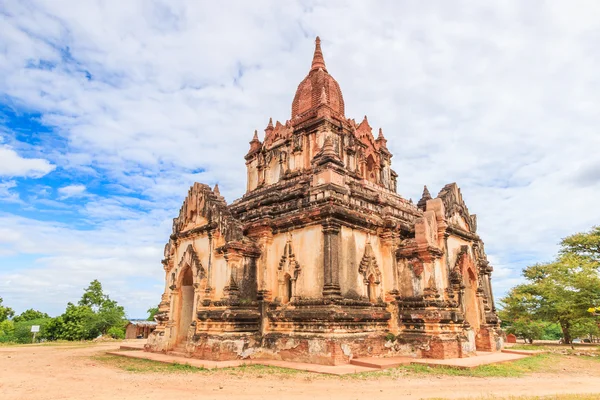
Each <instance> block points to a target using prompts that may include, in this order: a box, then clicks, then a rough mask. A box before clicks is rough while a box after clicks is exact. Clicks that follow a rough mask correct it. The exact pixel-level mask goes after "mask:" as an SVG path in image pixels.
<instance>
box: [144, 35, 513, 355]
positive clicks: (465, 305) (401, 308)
mask: <svg viewBox="0 0 600 400" xmlns="http://www.w3.org/2000/svg"><path fill="white" fill-rule="evenodd" d="M245 158H246V167H247V173H248V177H247V180H248V183H247V188H246V194H245V195H244V196H243V197H242V198H241V199H238V200H236V201H235V202H233V203H232V204H229V205H228V204H227V203H226V202H225V200H224V198H223V197H222V196H221V195H220V194H219V190H218V188H217V187H215V188H214V189H211V188H210V187H209V186H207V185H204V184H200V183H195V184H194V185H193V186H192V187H191V188H190V190H189V192H188V195H187V198H186V199H185V201H184V202H183V206H182V207H181V211H180V212H179V216H178V217H177V218H175V219H174V221H173V233H172V235H171V237H170V240H169V243H168V244H167V245H166V247H165V258H164V260H163V261H162V263H163V265H164V269H165V272H166V276H165V281H166V282H165V292H164V294H163V296H162V301H161V303H160V306H159V314H158V315H157V317H156V319H157V321H158V323H159V324H158V327H157V328H156V330H155V331H154V332H153V334H152V335H151V336H150V338H149V341H148V344H147V346H146V349H147V350H149V351H175V352H184V353H186V354H187V355H188V356H193V357H198V358H204V359H213V360H227V359H239V358H275V359H284V360H296V361H303V362H312V363H321V364H338V363H344V362H348V361H349V360H350V359H351V358H352V357H359V356H389V355H411V356H415V357H431V358H450V357H466V356H469V355H471V354H473V353H474V352H475V350H485V351H495V350H499V349H500V348H501V347H502V339H501V337H500V334H499V333H500V330H499V325H498V318H497V316H496V310H495V307H494V299H493V296H492V286H491V282H490V277H491V272H492V267H491V266H490V265H489V263H488V261H487V258H486V254H485V252H484V248H483V242H482V241H481V239H480V238H479V236H478V235H477V220H476V218H475V215H471V214H469V210H468V209H467V206H466V205H465V203H464V201H463V198H462V196H461V192H460V189H459V188H458V186H457V185H456V184H455V183H451V184H448V185H446V186H445V187H444V188H443V189H442V190H441V191H440V193H439V194H438V195H437V197H435V198H434V197H432V196H431V195H430V194H429V192H428V190H427V188H425V190H424V192H423V197H422V198H421V199H420V200H419V202H418V203H417V204H416V205H415V204H413V203H412V201H409V200H406V199H404V198H403V197H402V196H400V195H398V194H397V193H396V177H397V174H396V173H395V172H394V171H393V170H392V169H391V158H392V154H391V153H390V152H389V151H388V149H387V145H386V139H385V138H384V136H383V133H382V131H381V129H379V132H378V135H377V137H376V138H375V136H374V134H373V131H372V128H371V126H370V125H369V122H368V121H367V118H366V117H365V118H364V119H363V120H362V121H361V122H359V123H356V122H355V121H354V120H353V119H350V118H347V117H346V115H345V113H344V99H343V97H342V91H341V90H340V86H339V85H338V83H337V82H336V80H335V79H334V78H333V77H332V76H331V75H330V74H329V72H328V70H327V67H326V66H325V61H324V59H323V54H322V52H321V46H320V40H319V38H317V40H316V48H315V53H314V57H313V61H312V65H311V68H310V71H309V72H308V75H307V76H306V78H304V80H303V81H302V82H300V85H299V86H298V90H297V91H296V95H295V96H294V100H293V102H292V115H291V118H290V119H289V120H288V121H286V122H285V123H283V124H282V123H280V122H276V123H275V124H273V123H272V121H269V124H268V126H267V128H266V129H265V136H264V140H263V141H262V142H261V141H260V139H259V137H258V134H257V133H256V132H255V133H254V137H253V138H252V141H251V142H250V150H249V151H248V154H247V155H246V157H245Z"/></svg>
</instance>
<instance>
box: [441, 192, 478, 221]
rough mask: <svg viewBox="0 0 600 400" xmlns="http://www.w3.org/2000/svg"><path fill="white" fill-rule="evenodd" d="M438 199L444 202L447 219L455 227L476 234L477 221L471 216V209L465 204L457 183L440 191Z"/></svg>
mask: <svg viewBox="0 0 600 400" xmlns="http://www.w3.org/2000/svg"><path fill="white" fill-rule="evenodd" d="M438 198H440V199H442V201H443V202H444V209H445V212H446V215H445V217H446V219H447V220H448V222H450V223H451V224H453V225H457V226H459V227H461V228H462V229H464V230H466V231H468V232H472V233H475V231H476V230H477V223H476V222H477V220H476V218H475V215H473V216H471V214H469V209H468V208H467V205H466V204H465V202H464V200H463V198H462V194H461V192H460V189H459V188H458V185H457V184H456V183H449V184H447V185H446V186H444V187H443V188H442V190H440V193H439V194H438Z"/></svg>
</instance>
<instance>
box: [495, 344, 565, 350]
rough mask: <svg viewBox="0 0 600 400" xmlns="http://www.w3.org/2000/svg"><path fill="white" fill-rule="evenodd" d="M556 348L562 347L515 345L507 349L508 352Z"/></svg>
mask: <svg viewBox="0 0 600 400" xmlns="http://www.w3.org/2000/svg"><path fill="white" fill-rule="evenodd" d="M556 348H560V346H544V345H542V344H539V345H537V344H515V345H512V346H510V347H506V350H552V349H556ZM569 348H571V347H569Z"/></svg>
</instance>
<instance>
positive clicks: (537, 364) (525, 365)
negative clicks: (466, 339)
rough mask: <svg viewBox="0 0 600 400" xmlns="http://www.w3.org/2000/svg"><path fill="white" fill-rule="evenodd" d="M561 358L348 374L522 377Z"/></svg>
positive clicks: (537, 357)
mask: <svg viewBox="0 0 600 400" xmlns="http://www.w3.org/2000/svg"><path fill="white" fill-rule="evenodd" d="M559 358H560V356H557V355H554V354H538V355H535V356H532V357H527V358H522V359H520V360H516V361H511V362H505V363H501V364H490V365H482V366H480V367H477V368H473V369H458V368H449V367H428V366H426V365H420V364H411V365H406V366H401V367H398V368H392V369H387V370H383V371H377V372H363V373H359V374H354V375H347V376H348V377H350V378H355V379H370V378H372V377H392V378H399V377H402V376H407V375H413V376H415V375H417V376H418V375H446V376H469V377H477V378H488V377H521V376H523V375H525V374H527V373H532V372H540V371H544V370H547V369H550V368H551V366H552V365H553V364H555V363H556V362H557V360H558V359H559Z"/></svg>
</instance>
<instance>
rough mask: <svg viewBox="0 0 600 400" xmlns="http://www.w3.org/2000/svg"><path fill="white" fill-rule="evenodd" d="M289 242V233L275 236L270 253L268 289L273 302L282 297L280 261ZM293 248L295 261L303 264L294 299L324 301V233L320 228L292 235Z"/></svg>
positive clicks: (297, 230)
mask: <svg viewBox="0 0 600 400" xmlns="http://www.w3.org/2000/svg"><path fill="white" fill-rule="evenodd" d="M288 239H290V234H289V233H288V232H283V233H278V234H276V235H274V236H273V241H272V243H271V244H270V246H269V250H268V253H267V254H268V256H267V260H266V261H267V266H268V277H267V280H268V282H269V283H268V289H269V290H271V293H272V295H273V298H275V297H279V298H282V295H283V294H282V293H279V291H280V285H279V278H280V276H279V275H280V274H279V273H278V271H279V270H278V268H279V263H280V261H281V258H282V256H284V251H285V245H286V243H287V241H288ZM291 244H292V249H293V253H294V256H295V260H296V261H297V262H298V264H300V273H299V274H298V279H297V281H296V293H295V295H296V296H301V297H308V298H315V297H321V293H322V291H323V233H322V230H321V226H320V225H315V226H308V227H304V228H301V229H296V230H294V231H292V232H291ZM287 262H289V261H286V263H287ZM284 268H287V265H286V266H284ZM259 269H260V268H259ZM290 272H292V271H290Z"/></svg>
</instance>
